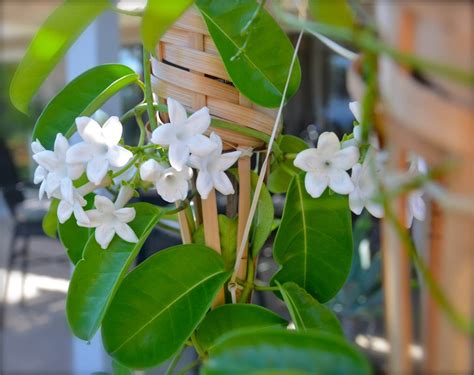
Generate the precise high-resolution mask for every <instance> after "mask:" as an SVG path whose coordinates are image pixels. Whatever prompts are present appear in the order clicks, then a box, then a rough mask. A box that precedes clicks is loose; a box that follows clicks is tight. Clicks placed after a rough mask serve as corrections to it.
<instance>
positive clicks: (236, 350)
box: [201, 329, 371, 375]
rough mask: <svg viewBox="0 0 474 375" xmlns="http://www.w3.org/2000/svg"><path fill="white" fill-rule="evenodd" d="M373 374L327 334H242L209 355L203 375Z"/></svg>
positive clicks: (360, 358) (226, 340) (354, 353)
mask: <svg viewBox="0 0 474 375" xmlns="http://www.w3.org/2000/svg"><path fill="white" fill-rule="evenodd" d="M261 373H266V374H280V373H283V374H307V375H313V374H318V375H326V374H327V375H347V374H361V375H362V374H370V373H371V371H370V366H369V364H368V362H367V360H366V359H365V358H364V357H363V356H362V355H361V354H360V353H359V352H358V351H357V350H356V349H354V348H353V347H352V346H351V345H350V344H349V343H347V342H346V341H345V340H344V339H343V338H341V337H339V336H335V335H331V334H328V333H324V332H294V331H290V330H278V329H264V330H258V331H254V330H243V331H236V332H234V333H231V334H229V335H228V336H226V337H225V338H223V339H222V340H221V341H219V342H218V344H217V345H216V346H215V347H214V348H213V349H212V350H211V351H210V352H209V359H208V360H207V362H205V364H204V366H203V368H202V369H201V374H203V375H218V374H219V375H221V374H226V375H234V374H236V375H237V374H239V375H240V374H261Z"/></svg>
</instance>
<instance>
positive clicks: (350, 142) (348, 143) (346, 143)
mask: <svg viewBox="0 0 474 375" xmlns="http://www.w3.org/2000/svg"><path fill="white" fill-rule="evenodd" d="M351 146H353V147H359V146H358V143H357V141H356V140H355V139H354V138H351V139H348V140H347V141H344V142H342V144H341V148H343V149H344V148H347V147H351Z"/></svg>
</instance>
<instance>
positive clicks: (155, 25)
mask: <svg viewBox="0 0 474 375" xmlns="http://www.w3.org/2000/svg"><path fill="white" fill-rule="evenodd" d="M192 3H193V0H173V1H162V0H148V1H147V4H146V7H145V10H144V12H143V18H142V27H141V32H142V40H143V46H144V47H145V48H146V49H147V50H148V52H150V53H152V54H153V55H154V54H155V49H156V45H157V44H158V41H159V40H160V38H161V36H162V35H163V34H164V33H165V32H166V30H167V29H168V28H169V27H170V26H171V25H172V24H173V23H174V22H175V21H176V20H177V19H178V18H179V16H180V15H181V14H183V13H184V11H185V10H186V9H188V7H189V6H190V5H191V4H192Z"/></svg>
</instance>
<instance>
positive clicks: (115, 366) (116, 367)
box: [112, 360, 133, 375]
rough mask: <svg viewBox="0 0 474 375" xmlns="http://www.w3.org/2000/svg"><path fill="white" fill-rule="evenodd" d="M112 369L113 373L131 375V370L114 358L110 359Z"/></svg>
mask: <svg viewBox="0 0 474 375" xmlns="http://www.w3.org/2000/svg"><path fill="white" fill-rule="evenodd" d="M112 370H113V374H114V375H133V371H132V370H130V369H129V368H128V367H126V366H124V365H122V364H120V363H118V362H117V361H115V360H114V361H112Z"/></svg>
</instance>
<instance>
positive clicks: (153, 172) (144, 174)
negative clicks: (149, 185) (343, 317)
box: [140, 159, 164, 182]
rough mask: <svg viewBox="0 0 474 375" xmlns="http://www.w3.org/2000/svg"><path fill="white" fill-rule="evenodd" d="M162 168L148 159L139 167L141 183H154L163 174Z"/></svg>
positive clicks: (154, 161)
mask: <svg viewBox="0 0 474 375" xmlns="http://www.w3.org/2000/svg"><path fill="white" fill-rule="evenodd" d="M163 171H164V168H163V167H162V166H161V165H160V164H159V163H158V162H157V161H156V160H154V159H148V160H147V161H146V162H144V163H143V164H142V165H141V166H140V178H141V179H142V180H143V181H148V182H155V181H156V180H158V179H159V178H160V176H161V174H162V173H163Z"/></svg>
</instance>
